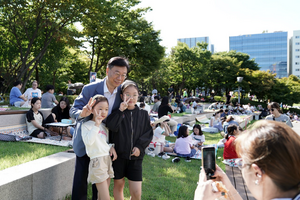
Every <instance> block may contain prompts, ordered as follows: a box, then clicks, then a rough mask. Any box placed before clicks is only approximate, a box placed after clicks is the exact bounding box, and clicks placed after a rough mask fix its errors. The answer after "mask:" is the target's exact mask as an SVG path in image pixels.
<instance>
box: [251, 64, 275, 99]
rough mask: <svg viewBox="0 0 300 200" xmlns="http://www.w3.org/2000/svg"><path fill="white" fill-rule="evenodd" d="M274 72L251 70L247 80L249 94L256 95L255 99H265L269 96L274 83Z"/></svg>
mask: <svg viewBox="0 0 300 200" xmlns="http://www.w3.org/2000/svg"><path fill="white" fill-rule="evenodd" d="M275 76H276V74H271V73H270V71H269V70H268V71H252V78H251V80H250V81H249V85H250V89H251V92H250V94H251V95H256V97H257V99H261V100H267V99H270V98H271V96H272V95H271V93H270V92H271V90H272V88H273V86H274V84H275Z"/></svg>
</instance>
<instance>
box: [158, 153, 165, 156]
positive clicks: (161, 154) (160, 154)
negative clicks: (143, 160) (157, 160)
mask: <svg viewBox="0 0 300 200" xmlns="http://www.w3.org/2000/svg"><path fill="white" fill-rule="evenodd" d="M163 155H165V153H164V152H160V153H159V154H158V155H157V156H158V157H162V156H163Z"/></svg>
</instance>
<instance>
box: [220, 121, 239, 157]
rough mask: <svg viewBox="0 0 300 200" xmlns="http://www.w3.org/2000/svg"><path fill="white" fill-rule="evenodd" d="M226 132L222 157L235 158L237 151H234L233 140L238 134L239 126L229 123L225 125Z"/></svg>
mask: <svg viewBox="0 0 300 200" xmlns="http://www.w3.org/2000/svg"><path fill="white" fill-rule="evenodd" d="M227 132H228V134H227V135H226V136H225V139H226V140H227V141H226V142H225V145H224V152H223V158H224V159H235V158H238V155H237V153H236V152H235V146H234V141H235V138H236V136H237V135H238V134H239V128H238V126H237V125H236V124H230V125H229V126H228V127H227Z"/></svg>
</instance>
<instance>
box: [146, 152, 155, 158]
mask: <svg viewBox="0 0 300 200" xmlns="http://www.w3.org/2000/svg"><path fill="white" fill-rule="evenodd" d="M147 155H148V156H151V157H155V153H154V152H149V153H147Z"/></svg>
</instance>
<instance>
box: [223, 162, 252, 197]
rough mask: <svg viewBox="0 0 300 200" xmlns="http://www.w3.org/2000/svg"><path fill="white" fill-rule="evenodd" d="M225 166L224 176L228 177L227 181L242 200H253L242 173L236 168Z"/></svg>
mask: <svg viewBox="0 0 300 200" xmlns="http://www.w3.org/2000/svg"><path fill="white" fill-rule="evenodd" d="M225 166H226V168H225V169H226V175H227V176H228V178H229V180H230V181H231V183H232V185H233V186H234V187H235V189H236V190H237V191H238V193H239V194H240V196H241V197H242V199H243V200H255V198H254V197H253V195H252V194H251V193H250V191H249V189H248V187H247V185H246V184H245V181H244V179H243V176H242V172H241V170H240V169H239V168H237V167H230V166H229V165H225Z"/></svg>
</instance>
